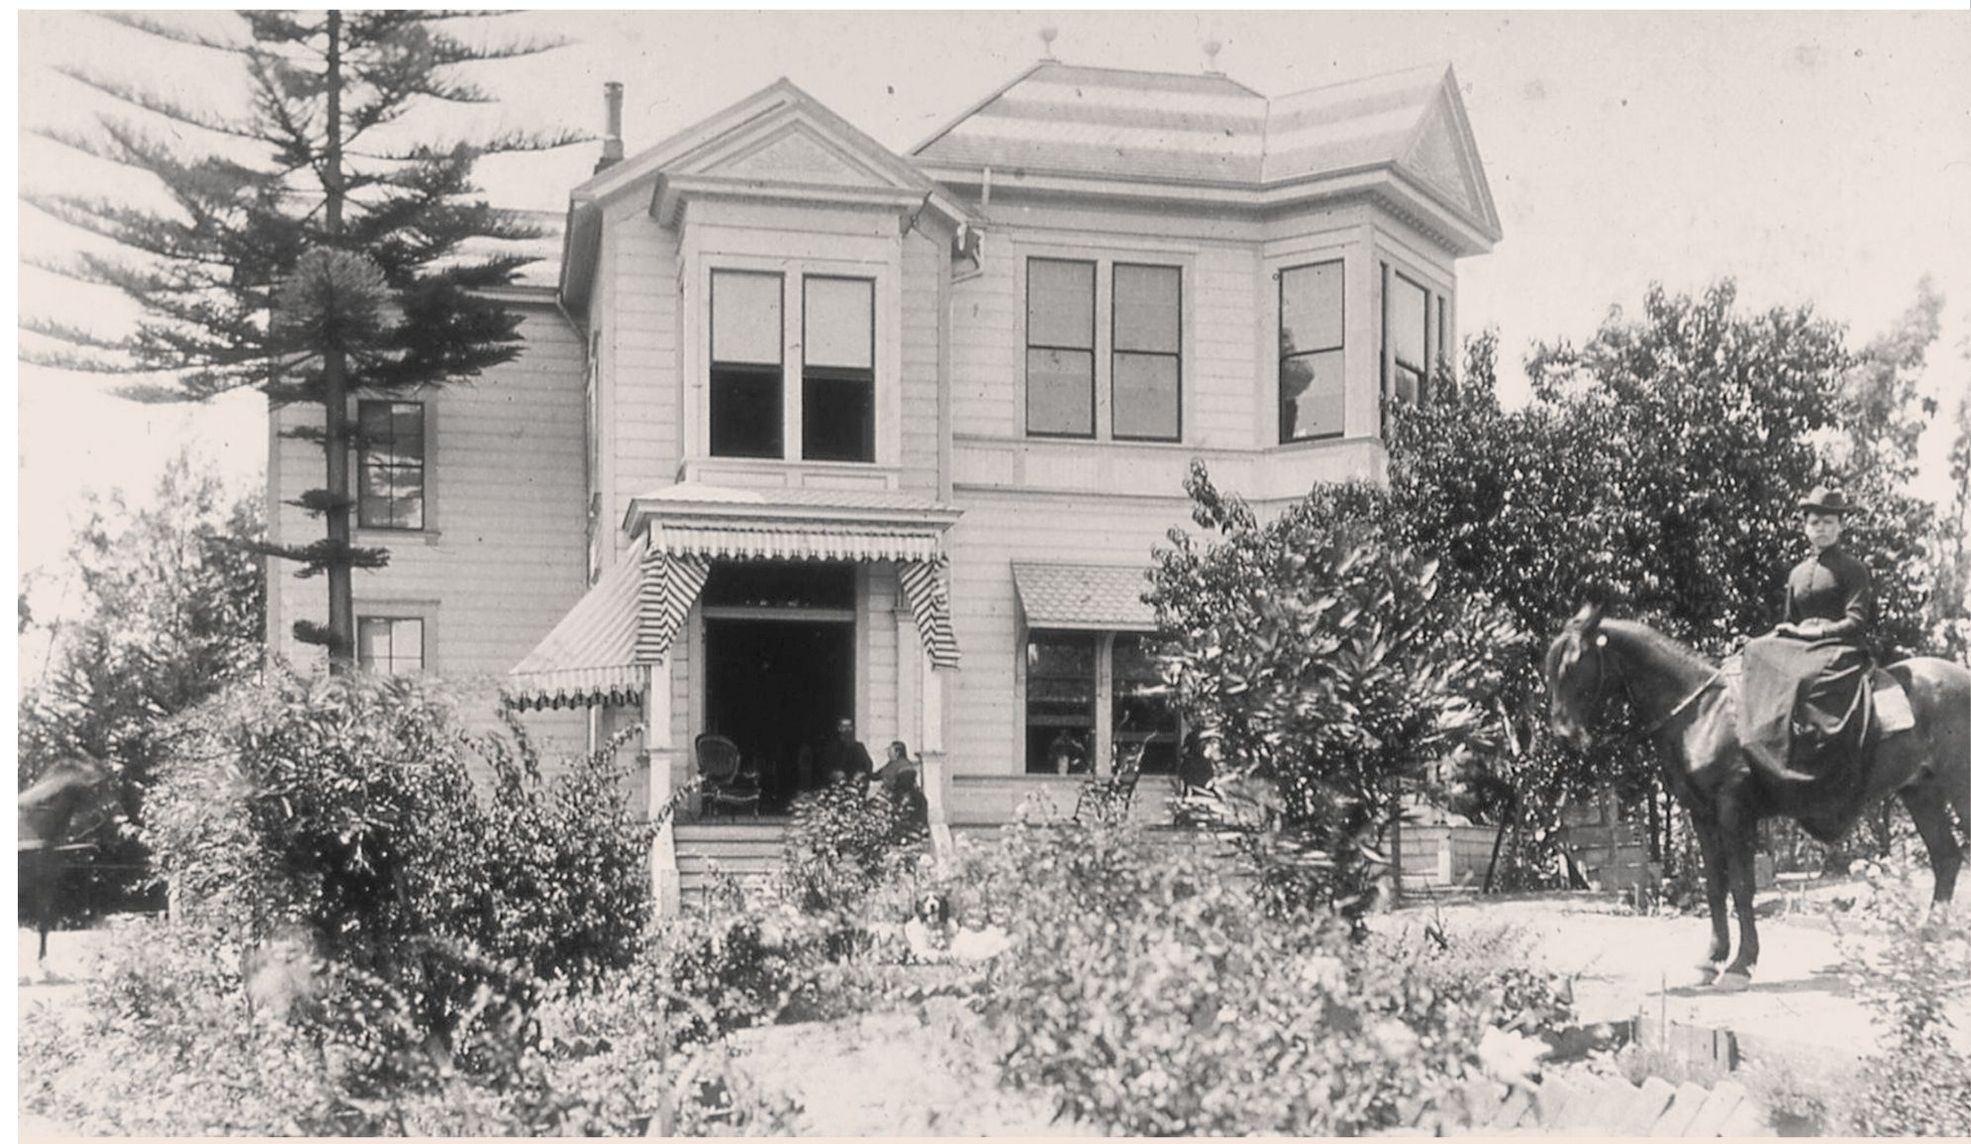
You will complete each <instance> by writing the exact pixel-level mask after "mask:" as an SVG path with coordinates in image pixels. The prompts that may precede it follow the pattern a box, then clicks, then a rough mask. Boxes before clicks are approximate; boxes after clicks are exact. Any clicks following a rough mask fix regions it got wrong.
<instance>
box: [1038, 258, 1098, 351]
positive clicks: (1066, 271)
mask: <svg viewBox="0 0 1971 1144" xmlns="http://www.w3.org/2000/svg"><path fill="white" fill-rule="evenodd" d="M1027 345H1029V346H1053V347H1055V348H1057V349H1076V350H1092V349H1094V348H1095V264H1094V263H1093V262H1062V261H1059V260H1057V259H1052V258H1031V259H1028V260H1027Z"/></svg>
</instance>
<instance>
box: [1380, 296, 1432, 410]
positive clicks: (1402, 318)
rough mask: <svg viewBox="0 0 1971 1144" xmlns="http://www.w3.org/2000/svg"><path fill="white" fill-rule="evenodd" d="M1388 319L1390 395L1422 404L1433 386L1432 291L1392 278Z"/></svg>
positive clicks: (1387, 302) (1387, 304) (1386, 315)
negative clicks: (1431, 378) (1431, 364)
mask: <svg viewBox="0 0 1971 1144" xmlns="http://www.w3.org/2000/svg"><path fill="white" fill-rule="evenodd" d="M1384 304H1385V305H1386V306H1387V308H1388V309H1387V313H1386V314H1385V320H1386V321H1387V322H1388V323H1389V325H1388V327H1387V331H1388V332H1387V333H1386V334H1385V335H1384V336H1386V337H1387V338H1388V339H1389V346H1390V357H1391V359H1392V361H1393V363H1394V364H1393V366H1392V372H1391V376H1390V379H1389V381H1390V392H1391V393H1392V394H1394V395H1395V397H1396V399H1397V400H1399V401H1406V402H1411V403H1416V402H1421V401H1423V400H1425V399H1426V398H1428V397H1429V392H1428V390H1429V387H1430V292H1429V291H1428V290H1425V289H1424V288H1423V287H1422V286H1419V285H1418V284H1416V283H1415V282H1412V281H1410V280H1409V279H1408V278H1405V277H1404V276H1403V275H1402V274H1401V273H1400V272H1398V273H1394V274H1391V275H1390V278H1389V296H1388V298H1386V299H1385V301H1384Z"/></svg>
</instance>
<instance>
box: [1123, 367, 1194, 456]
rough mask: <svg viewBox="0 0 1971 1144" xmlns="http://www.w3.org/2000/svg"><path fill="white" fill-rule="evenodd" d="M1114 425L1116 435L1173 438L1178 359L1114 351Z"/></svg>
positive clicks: (1175, 438) (1163, 439)
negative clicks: (1116, 352) (1115, 352)
mask: <svg viewBox="0 0 1971 1144" xmlns="http://www.w3.org/2000/svg"><path fill="white" fill-rule="evenodd" d="M1113 364H1114V368H1115V410H1114V418H1115V424H1114V426H1113V432H1114V433H1115V435H1116V436H1118V437H1138V438H1149V439H1151V440H1157V441H1175V440H1177V430H1178V413H1177V406H1178V382H1177V372H1178V360H1177V358H1175V357H1173V356H1167V355H1164V354H1122V353H1119V354H1116V355H1115V358H1114V363H1113Z"/></svg>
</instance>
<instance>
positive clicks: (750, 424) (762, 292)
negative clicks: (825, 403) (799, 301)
mask: <svg viewBox="0 0 1971 1144" xmlns="http://www.w3.org/2000/svg"><path fill="white" fill-rule="evenodd" d="M780 285H781V278H780V275H778V274H759V273H753V272H750V271H735V270H715V271H713V272H712V323H711V324H712V378H711V381H712V385H711V403H712V411H711V431H712V441H711V445H712V455H713V456H714V457H778V456H781V455H782V452H781V450H782V438H783V433H782V421H783V418H782V414H781V376H782V375H781V362H782V357H781V345H782V343H783V341H784V340H785V332H786V331H785V327H784V326H783V325H782V322H781V301H780Z"/></svg>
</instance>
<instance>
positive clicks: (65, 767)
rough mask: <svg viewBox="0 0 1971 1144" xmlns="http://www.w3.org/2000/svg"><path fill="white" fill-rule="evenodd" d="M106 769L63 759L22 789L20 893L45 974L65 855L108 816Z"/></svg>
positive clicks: (85, 846)
mask: <svg viewBox="0 0 1971 1144" xmlns="http://www.w3.org/2000/svg"><path fill="white" fill-rule="evenodd" d="M109 780H110V770H109V768H108V767H107V766H104V765H103V764H102V763H100V762H97V761H96V760H94V759H89V758H65V759H62V760H60V761H58V762H56V763H55V764H54V765H53V766H51V767H49V768H48V771H47V773H46V774H44V775H42V776H41V778H40V779H39V780H37V781H36V782H35V783H34V785H32V786H30V787H28V788H27V789H26V790H24V791H22V792H20V795H19V796H18V799H17V803H18V806H19V810H20V835H19V838H18V839H17V841H16V848H17V849H18V850H19V852H20V893H21V900H22V904H23V908H24V910H25V911H26V915H27V916H25V917H23V918H22V919H21V920H22V921H28V920H32V921H33V923H34V927H35V931H36V935H37V937H38V938H39V939H40V945H39V947H38V951H37V952H36V954H35V962H36V964H37V965H38V966H39V967H40V968H41V969H42V971H43V973H44V974H45V972H46V968H47V961H48V930H49V929H50V928H51V927H52V926H53V925H54V919H55V903H56V900H57V899H58V898H59V896H60V892H61V881H62V865H63V855H64V854H66V853H68V852H70V851H76V850H86V849H88V848H89V844H88V843H78V842H77V841H76V840H77V839H78V838H79V837H80V836H82V835H83V834H85V833H87V832H88V831H91V830H93V829H95V828H96V827H97V826H100V825H101V824H102V823H104V822H106V821H108V820H109V818H110V817H111V813H112V812H111V811H110V810H109V808H108V807H107V806H106V799H107V798H108V796H109V795H110V794H111V793H112V791H111V784H110V781H109Z"/></svg>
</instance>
